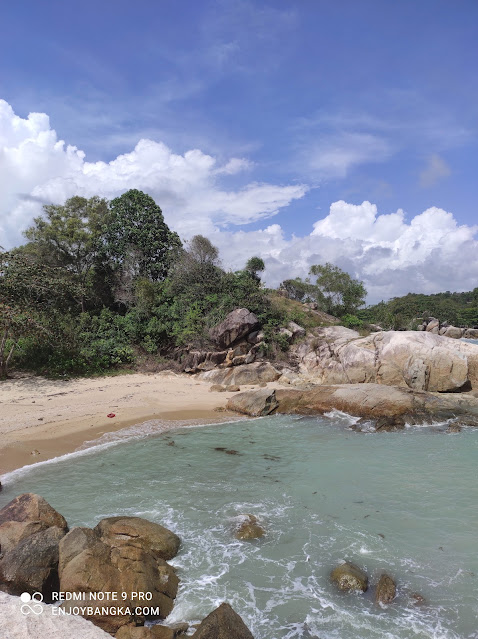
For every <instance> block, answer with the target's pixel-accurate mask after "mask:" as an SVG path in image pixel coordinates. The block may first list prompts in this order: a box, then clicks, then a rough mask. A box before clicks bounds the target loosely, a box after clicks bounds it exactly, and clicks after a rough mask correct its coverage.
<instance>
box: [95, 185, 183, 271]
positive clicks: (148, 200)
mask: <svg viewBox="0 0 478 639" xmlns="http://www.w3.org/2000/svg"><path fill="white" fill-rule="evenodd" d="M104 239H105V246H104V250H105V254H106V255H107V257H108V258H109V259H110V260H111V261H112V262H113V264H114V265H115V268H116V270H117V272H119V275H120V279H123V281H125V280H127V281H131V282H134V280H135V279H136V278H137V277H146V278H148V279H151V280H153V281H160V280H163V279H164V278H165V277H166V275H167V274H168V271H169V269H170V267H171V264H172V262H173V259H174V257H175V256H176V255H177V252H178V250H179V249H180V248H181V240H180V239H179V236H178V235H177V233H174V232H173V231H171V230H170V229H169V227H168V225H167V224H166V222H165V221H164V217H163V213H162V211H161V209H160V208H159V206H158V205H157V204H156V202H155V201H154V200H153V198H152V197H150V196H149V195H147V194H146V193H143V192H142V191H138V190H137V189H131V190H130V191H127V192H126V193H123V195H121V196H120V197H117V198H115V199H114V200H112V201H111V202H110V204H109V214H108V218H107V223H106V225H105V227H104Z"/></svg>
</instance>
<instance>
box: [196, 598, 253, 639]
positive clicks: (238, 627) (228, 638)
mask: <svg viewBox="0 0 478 639" xmlns="http://www.w3.org/2000/svg"><path fill="white" fill-rule="evenodd" d="M193 639H253V636H252V634H251V632H250V630H249V629H248V627H247V626H246V624H245V623H244V622H243V621H242V619H241V617H240V616H239V615H238V614H237V612H235V611H234V610H233V609H232V608H231V606H230V605H229V604H228V603H222V604H221V605H220V606H219V608H216V610H213V611H212V612H211V613H210V614H209V615H208V616H207V617H206V618H205V619H204V620H203V621H202V622H201V624H200V626H199V628H198V629H197V630H196V632H195V633H194V634H193Z"/></svg>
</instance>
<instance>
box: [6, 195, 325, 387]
mask: <svg viewBox="0 0 478 639" xmlns="http://www.w3.org/2000/svg"><path fill="white" fill-rule="evenodd" d="M25 236H26V238H27V240H28V242H27V243H26V244H25V245H23V246H21V247H19V248H17V249H14V250H12V251H10V252H0V377H5V376H6V375H7V373H8V369H9V368H10V369H11V368H12V367H13V368H19V369H28V370H34V371H38V372H40V373H42V374H46V375H51V376H58V375H71V374H100V373H103V372H104V371H108V370H111V369H118V368H121V367H129V368H131V367H133V366H135V365H136V364H137V363H138V362H144V361H148V363H149V364H151V362H152V361H153V360H154V362H155V363H156V364H157V365H158V366H159V365H162V366H164V363H165V361H167V359H168V358H169V360H170V359H171V358H174V357H179V356H180V354H181V352H182V351H183V350H184V349H188V348H192V347H193V348H208V347H210V346H211V345H210V340H209V329H210V328H211V327H212V326H214V325H215V324H217V323H218V322H220V321H221V320H222V319H224V317H225V316H226V315H227V314H228V313H229V312H230V311H232V310H233V309H234V308H238V307H247V308H248V309H249V310H251V311H252V312H254V313H255V314H256V315H257V316H258V318H259V319H260V321H261V323H262V325H263V328H264V332H265V335H266V339H267V345H266V348H267V350H268V353H269V354H270V355H272V356H274V355H275V354H277V355H280V353H281V352H282V351H283V350H285V349H286V348H287V345H286V344H285V343H282V342H281V339H282V341H284V339H283V338H282V336H280V335H278V334H277V328H279V327H280V326H284V325H285V324H287V322H288V321H289V320H294V321H297V322H299V323H301V324H303V325H307V322H309V323H310V322H311V321H312V322H313V320H310V318H307V317H306V316H305V315H304V313H303V310H302V305H300V304H297V303H296V302H295V303H294V302H293V301H291V300H287V301H286V300H284V298H281V297H279V296H278V295H276V294H275V293H274V292H273V291H270V290H267V289H265V288H264V287H263V285H262V283H261V279H260V274H261V273H262V271H263V270H264V262H263V261H262V259H261V258H259V257H255V256H254V257H251V258H250V259H249V260H248V261H247V264H246V265H245V267H244V269H243V270H240V271H237V272H235V273H233V272H228V271H225V270H224V269H223V268H222V266H221V263H220V260H219V252H218V249H217V248H216V247H215V246H213V245H212V244H211V242H210V241H209V240H208V239H207V238H205V237H203V236H201V235H196V236H195V237H193V238H192V239H191V240H190V241H189V242H187V243H186V244H185V245H184V246H183V245H182V243H181V241H180V239H179V237H178V235H177V234H176V233H174V232H172V231H171V230H170V229H169V228H168V226H167V225H166V223H165V221H164V218H163V215H162V212H161V209H160V208H159V207H158V206H157V205H156V203H155V202H154V200H153V199H152V198H151V197H149V196H148V195H146V194H144V193H142V192H141V191H137V190H131V191H128V192H127V193H124V194H123V195H122V196H121V197H118V198H116V199H114V200H112V201H111V202H107V201H106V200H104V199H101V198H98V197H93V198H90V199H86V198H82V197H73V198H70V199H69V200H67V201H66V202H65V203H64V204H63V205H47V206H45V207H44V213H43V216H41V217H38V218H36V219H35V220H34V221H33V224H32V226H31V228H29V229H28V230H27V231H26V233H25ZM286 302H287V303H286ZM289 302H290V303H289Z"/></svg>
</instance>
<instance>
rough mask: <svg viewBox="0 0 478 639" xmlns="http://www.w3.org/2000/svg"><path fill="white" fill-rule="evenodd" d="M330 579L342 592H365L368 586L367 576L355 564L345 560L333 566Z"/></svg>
mask: <svg viewBox="0 0 478 639" xmlns="http://www.w3.org/2000/svg"><path fill="white" fill-rule="evenodd" d="M330 580H331V581H332V583H333V584H335V585H336V586H337V588H338V589H339V590H342V592H365V591H366V590H367V588H368V577H367V575H366V574H365V573H364V571H363V570H361V569H360V568H359V567H358V566H356V565H355V564H352V563H349V562H345V563H343V564H340V566H337V568H334V569H333V570H332V572H331V573H330Z"/></svg>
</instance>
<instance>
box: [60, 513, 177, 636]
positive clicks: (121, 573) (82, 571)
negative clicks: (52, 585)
mask: <svg viewBox="0 0 478 639" xmlns="http://www.w3.org/2000/svg"><path fill="white" fill-rule="evenodd" d="M178 547H179V539H178V537H176V535H174V533H172V532H171V531H169V530H167V529H165V528H163V527H162V526H160V525H159V524H154V523H152V522H148V521H146V520H144V519H140V518H138V517H111V518H108V519H104V520H102V521H101V522H100V523H99V524H98V525H97V526H96V527H95V528H94V529H93V530H91V529H88V528H74V529H73V530H72V531H71V532H70V533H68V535H66V537H64V538H63V539H62V541H61V543H60V559H59V574H60V590H61V591H62V592H72V593H75V592H76V593H80V592H81V593H85V592H86V593H102V592H115V593H117V597H118V602H119V603H118V605H121V606H125V607H126V606H130V607H131V608H132V609H134V608H135V607H136V606H138V605H139V606H145V605H147V606H148V607H152V608H157V609H158V611H157V614H155V615H154V617H155V618H156V617H158V618H164V617H166V616H167V615H168V614H169V613H170V612H171V610H172V608H173V602H174V598H175V597H176V593H177V588H178V583H179V580H178V578H177V576H176V573H175V571H174V570H173V568H172V567H171V566H169V565H168V564H167V563H166V561H165V560H164V558H171V557H172V556H174V554H175V553H176V552H177V550H178ZM122 593H152V598H151V599H150V600H148V601H147V602H144V601H143V602H141V601H139V600H137V599H130V597H129V596H128V597H127V598H126V599H123V596H122ZM87 601H88V600H87ZM89 603H90V604H91V602H89ZM63 605H64V606H65V607H66V608H68V606H67V605H65V604H63ZM75 605H76V602H75ZM132 612H133V613H134V610H132ZM86 616H87V618H89V619H90V620H91V621H93V623H95V624H96V625H98V626H100V627H101V628H102V629H103V630H106V631H107V632H110V633H112V634H114V633H115V632H117V631H118V630H119V628H120V627H121V626H123V625H127V624H131V623H133V622H135V623H140V624H141V623H144V621H145V617H144V616H143V615H141V614H131V615H128V614H118V615H102V614H93V615H91V616H88V614H87V615H86Z"/></svg>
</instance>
